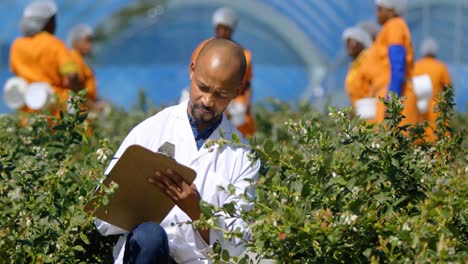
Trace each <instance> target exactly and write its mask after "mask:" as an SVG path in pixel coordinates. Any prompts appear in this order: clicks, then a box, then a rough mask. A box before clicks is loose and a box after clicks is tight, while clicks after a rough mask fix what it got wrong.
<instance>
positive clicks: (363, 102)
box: [355, 97, 377, 119]
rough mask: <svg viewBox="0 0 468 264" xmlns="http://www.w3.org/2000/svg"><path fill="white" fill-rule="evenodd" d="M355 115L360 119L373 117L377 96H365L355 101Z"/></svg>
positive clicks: (375, 112)
mask: <svg viewBox="0 0 468 264" xmlns="http://www.w3.org/2000/svg"><path fill="white" fill-rule="evenodd" d="M355 107H356V115H358V116H360V117H361V118H362V119H375V117H376V115H377V98H375V97H367V98H362V99H359V100H357V101H356V103H355Z"/></svg>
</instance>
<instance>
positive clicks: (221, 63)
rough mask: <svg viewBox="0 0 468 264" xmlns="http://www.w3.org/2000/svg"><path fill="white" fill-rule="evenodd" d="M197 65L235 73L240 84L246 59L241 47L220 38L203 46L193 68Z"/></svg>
mask: <svg viewBox="0 0 468 264" xmlns="http://www.w3.org/2000/svg"><path fill="white" fill-rule="evenodd" d="M197 64H200V65H204V66H208V67H219V68H221V69H224V70H229V71H235V72H236V75H237V77H238V80H239V83H242V80H243V78H244V75H245V71H246V59H245V55H244V51H243V50H242V47H240V46H239V45H238V44H236V43H235V42H233V41H231V40H227V39H222V38H215V39H211V40H209V41H208V42H207V43H206V44H205V45H204V46H203V48H202V49H201V51H200V53H199V55H198V57H197V60H196V61H195V68H197V67H196V65H197Z"/></svg>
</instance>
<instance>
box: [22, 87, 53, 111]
mask: <svg viewBox="0 0 468 264" xmlns="http://www.w3.org/2000/svg"><path fill="white" fill-rule="evenodd" d="M52 94H53V91H52V87H51V86H50V84H48V83H46V82H35V83H31V84H30V85H29V87H28V89H27V91H26V95H25V101H26V105H27V106H28V107H29V108H31V109H33V110H40V109H43V108H46V107H47V106H49V104H50V101H51V99H52Z"/></svg>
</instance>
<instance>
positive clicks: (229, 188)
mask: <svg viewBox="0 0 468 264" xmlns="http://www.w3.org/2000/svg"><path fill="white" fill-rule="evenodd" d="M228 191H229V193H230V194H236V187H235V186H234V185H233V184H231V183H230V184H229V185H228Z"/></svg>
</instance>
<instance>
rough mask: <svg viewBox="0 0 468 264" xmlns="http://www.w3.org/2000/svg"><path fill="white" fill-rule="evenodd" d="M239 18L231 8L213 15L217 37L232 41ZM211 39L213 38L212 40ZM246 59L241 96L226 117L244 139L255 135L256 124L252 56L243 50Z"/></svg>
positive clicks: (219, 10)
mask: <svg viewBox="0 0 468 264" xmlns="http://www.w3.org/2000/svg"><path fill="white" fill-rule="evenodd" d="M237 23H238V18H237V15H236V13H235V12H234V11H233V10H232V9H230V8H226V7H223V8H220V9H218V10H216V11H215V13H214V14H213V25H214V26H215V37H216V38H224V39H229V40H232V35H233V33H234V31H235V30H236V26H237ZM210 39H211V38H210ZM210 39H207V40H205V41H203V42H202V43H200V45H198V47H197V48H196V49H195V51H194V52H193V54H192V62H195V61H196V59H197V57H198V54H199V53H200V51H201V49H202V48H203V46H204V45H205V43H206V42H208V40H210ZM243 50H244V56H245V59H246V72H245V75H244V79H243V81H242V85H241V89H240V90H239V95H238V96H237V97H236V98H235V99H234V100H233V101H232V102H231V105H230V106H229V107H228V109H227V111H226V115H227V117H228V118H230V119H231V121H232V122H233V123H234V125H236V127H237V129H238V130H239V131H240V132H241V133H242V135H243V136H244V137H248V136H253V135H254V134H255V122H254V120H253V118H252V114H251V102H252V87H251V80H252V77H253V74H252V55H251V53H250V51H249V50H247V49H246V48H243Z"/></svg>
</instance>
